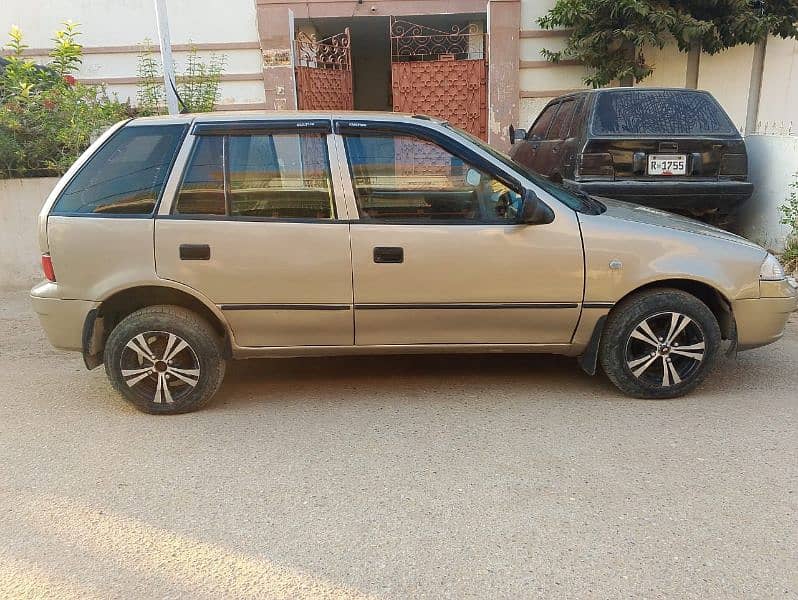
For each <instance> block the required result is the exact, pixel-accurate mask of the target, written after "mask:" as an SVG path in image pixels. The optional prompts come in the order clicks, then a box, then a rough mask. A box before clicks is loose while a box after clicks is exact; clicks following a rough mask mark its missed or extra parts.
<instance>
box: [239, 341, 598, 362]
mask: <svg viewBox="0 0 798 600" xmlns="http://www.w3.org/2000/svg"><path fill="white" fill-rule="evenodd" d="M581 351H582V348H579V347H576V346H574V345H573V344H396V345H373V346H279V347H273V346H268V347H257V348H253V347H246V348H244V347H240V346H239V347H234V348H233V358H236V359H244V358H297V357H303V356H358V355H369V354H372V355H374V354H376V355H379V354H561V355H564V356H577V355H578V354H579V353H580V352H581Z"/></svg>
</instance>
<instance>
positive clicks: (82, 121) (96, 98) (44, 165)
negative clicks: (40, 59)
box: [0, 22, 132, 178]
mask: <svg viewBox="0 0 798 600" xmlns="http://www.w3.org/2000/svg"><path fill="white" fill-rule="evenodd" d="M79 34H80V32H79V31H78V28H77V25H76V24H74V23H71V22H67V23H64V28H63V29H61V30H59V31H57V32H56V33H55V37H54V38H53V42H54V45H55V47H54V49H53V50H52V51H51V52H50V61H49V63H48V64H47V65H45V66H39V65H36V64H35V63H34V62H33V61H32V60H30V59H26V58H24V57H23V53H24V51H25V49H26V48H27V46H26V45H25V44H24V42H23V36H22V32H21V31H20V30H19V28H18V27H12V28H11V32H10V34H9V35H10V41H9V42H8V43H7V44H6V45H5V48H6V49H8V50H10V51H11V55H10V56H8V57H7V61H8V62H7V64H6V65H5V68H4V69H3V70H2V72H0V178H9V177H43V176H51V175H61V174H63V173H64V171H66V170H67V169H68V168H69V166H70V165H71V164H72V163H73V162H74V161H75V159H77V157H78V156H80V154H81V153H82V152H83V151H84V150H85V149H86V148H87V147H88V146H89V144H90V143H91V140H92V138H93V136H94V135H96V133H97V132H98V131H100V130H102V129H104V128H106V127H108V126H109V125H111V124H112V123H114V122H116V121H119V120H121V119H124V118H126V117H127V116H130V115H131V114H132V109H131V107H130V105H129V104H127V103H124V104H123V103H121V102H119V101H118V100H117V99H116V98H111V97H109V96H108V94H107V93H106V91H105V88H104V87H103V86H96V85H84V84H82V83H80V82H78V81H77V80H76V79H75V76H74V73H76V72H77V70H78V69H79V68H80V64H81V62H82V47H81V46H80V44H79V43H77V41H76V38H77V36H78V35H79Z"/></svg>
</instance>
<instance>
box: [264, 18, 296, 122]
mask: <svg viewBox="0 0 798 600" xmlns="http://www.w3.org/2000/svg"><path fill="white" fill-rule="evenodd" d="M257 11H258V36H259V37H260V47H261V54H262V56H263V67H262V68H263V88H264V92H265V95H266V108H267V109H269V110H295V109H296V107H297V98H296V89H295V84H294V69H293V66H292V64H291V44H293V39H292V33H291V19H290V13H289V10H288V8H287V7H286V6H284V5H282V6H281V5H273V6H272V5H268V4H265V5H264V4H260V5H258V6H257Z"/></svg>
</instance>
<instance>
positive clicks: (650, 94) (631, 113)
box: [592, 89, 738, 136]
mask: <svg viewBox="0 0 798 600" xmlns="http://www.w3.org/2000/svg"><path fill="white" fill-rule="evenodd" d="M592 132H593V133H594V134H596V135H702V136H712V135H737V134H738V132H737V129H736V128H735V126H734V124H733V123H732V122H731V120H730V119H729V117H728V116H727V115H726V113H725V112H724V111H723V109H722V108H721V107H720V105H719V104H718V103H717V101H716V100H715V99H714V98H713V97H712V96H710V95H709V94H705V93H702V92H694V91H687V90H644V89H641V90H629V91H623V92H605V93H601V94H600V95H599V97H598V99H597V100H596V108H595V112H594V117H593V126H592Z"/></svg>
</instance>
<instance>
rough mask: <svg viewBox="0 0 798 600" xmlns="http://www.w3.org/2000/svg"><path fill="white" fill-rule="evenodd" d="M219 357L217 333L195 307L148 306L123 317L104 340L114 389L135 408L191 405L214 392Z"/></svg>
mask: <svg viewBox="0 0 798 600" xmlns="http://www.w3.org/2000/svg"><path fill="white" fill-rule="evenodd" d="M224 367H225V362H224V359H223V357H222V352H221V344H220V340H219V337H218V336H217V335H216V333H215V332H214V331H213V329H212V328H211V327H210V326H209V325H208V323H207V322H205V321H204V320H203V319H201V318H200V317H199V316H198V315H196V314H195V313H193V312H191V311H189V310H186V309H184V308H181V307H177V306H152V307H148V308H143V309H141V310H138V311H136V312H134V313H133V314H131V315H128V316H127V317H125V318H124V319H123V320H122V321H121V322H120V323H119V324H118V325H117V326H116V327H115V328H114V330H113V331H112V332H111V335H110V336H109V338H108V341H107V343H106V346H105V369H106V373H107V374H108V377H109V379H110V380H111V383H113V385H114V387H115V388H116V390H117V391H118V392H120V393H121V394H122V396H123V397H124V398H125V399H126V400H127V401H128V402H130V403H131V404H133V405H134V406H135V407H136V408H138V409H139V410H142V411H144V412H148V413H153V414H176V413H184V412H190V411H193V410H197V409H198V408H200V407H202V406H204V405H205V404H206V403H207V402H208V401H209V400H210V399H211V397H212V396H213V395H214V394H215V393H216V390H217V389H218V388H219V386H220V385H221V382H222V378H223V377H224Z"/></svg>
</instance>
